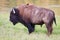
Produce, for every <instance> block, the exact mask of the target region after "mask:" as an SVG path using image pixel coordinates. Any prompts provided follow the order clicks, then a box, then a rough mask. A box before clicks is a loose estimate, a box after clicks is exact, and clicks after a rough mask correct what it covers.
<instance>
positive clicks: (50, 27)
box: [46, 24, 53, 36]
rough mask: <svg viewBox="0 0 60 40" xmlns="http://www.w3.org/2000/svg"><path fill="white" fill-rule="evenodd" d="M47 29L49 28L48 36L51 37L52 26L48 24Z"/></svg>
mask: <svg viewBox="0 0 60 40" xmlns="http://www.w3.org/2000/svg"><path fill="white" fill-rule="evenodd" d="M46 28H47V31H48V36H49V35H50V34H52V30H53V28H52V24H46Z"/></svg>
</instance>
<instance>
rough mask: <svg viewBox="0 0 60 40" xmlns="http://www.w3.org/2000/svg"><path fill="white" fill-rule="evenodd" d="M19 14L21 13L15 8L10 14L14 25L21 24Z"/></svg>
mask: <svg viewBox="0 0 60 40" xmlns="http://www.w3.org/2000/svg"><path fill="white" fill-rule="evenodd" d="M18 14H19V11H18V9H17V8H13V9H12V11H11V12H10V21H11V22H12V23H13V25H15V24H16V23H18V22H19V17H18Z"/></svg>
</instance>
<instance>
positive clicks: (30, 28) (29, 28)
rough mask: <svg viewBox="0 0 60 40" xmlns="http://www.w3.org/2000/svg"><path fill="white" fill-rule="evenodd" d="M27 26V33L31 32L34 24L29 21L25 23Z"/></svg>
mask: <svg viewBox="0 0 60 40" xmlns="http://www.w3.org/2000/svg"><path fill="white" fill-rule="evenodd" d="M26 25H27V28H28V31H29V34H30V33H32V32H33V31H34V25H32V24H30V23H27V24H26Z"/></svg>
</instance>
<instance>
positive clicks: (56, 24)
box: [53, 17, 57, 25]
mask: <svg viewBox="0 0 60 40" xmlns="http://www.w3.org/2000/svg"><path fill="white" fill-rule="evenodd" d="M53 20H54V22H55V24H56V25H57V23H56V18H55V17H54V19H53Z"/></svg>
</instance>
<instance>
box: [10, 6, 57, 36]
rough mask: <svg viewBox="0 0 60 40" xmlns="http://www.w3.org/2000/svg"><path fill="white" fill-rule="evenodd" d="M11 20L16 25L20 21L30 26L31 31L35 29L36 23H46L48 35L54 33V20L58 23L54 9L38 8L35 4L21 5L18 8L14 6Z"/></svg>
mask: <svg viewBox="0 0 60 40" xmlns="http://www.w3.org/2000/svg"><path fill="white" fill-rule="evenodd" d="M10 21H11V22H12V23H13V24H14V25H15V24H16V23H18V22H20V23H22V24H23V25H24V26H26V27H27V28H28V31H29V33H32V32H33V31H34V29H35V25H36V24H38V25H41V26H42V25H43V24H45V25H46V28H47V30H48V35H50V34H51V33H52V30H53V28H52V24H53V21H54V22H55V24H56V19H55V14H54V12H53V11H52V10H49V9H45V8H38V7H36V6H34V5H23V6H22V5H20V7H18V8H13V9H12V11H11V12H10Z"/></svg>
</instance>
